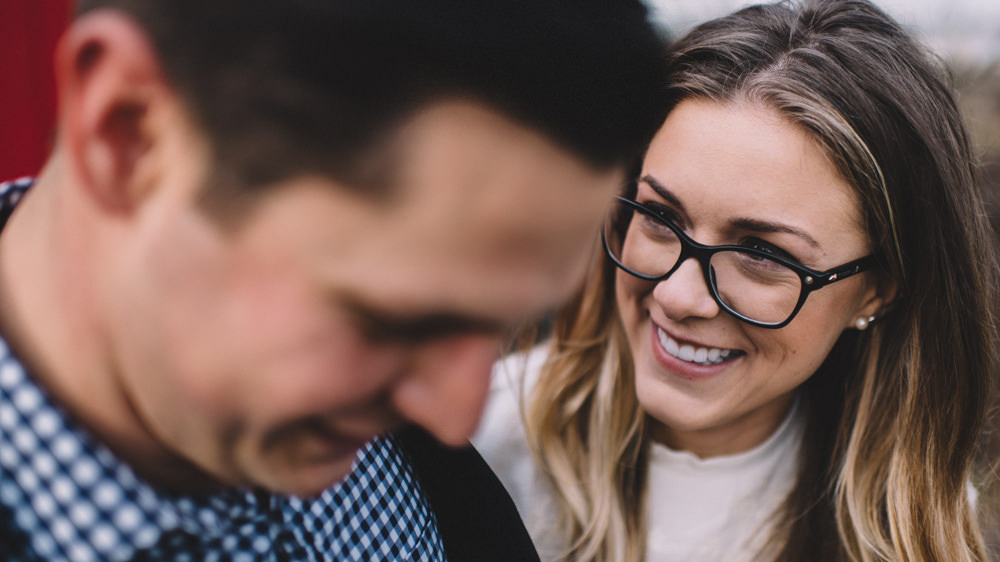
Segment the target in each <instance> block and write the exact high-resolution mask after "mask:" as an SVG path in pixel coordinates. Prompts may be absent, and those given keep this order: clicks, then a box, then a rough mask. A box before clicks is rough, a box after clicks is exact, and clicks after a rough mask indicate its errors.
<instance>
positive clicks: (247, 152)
mask: <svg viewBox="0 0 1000 562" xmlns="http://www.w3.org/2000/svg"><path fill="white" fill-rule="evenodd" d="M98 8H113V9H118V10H122V11H124V12H125V13H127V14H129V15H130V16H131V17H132V18H133V19H135V20H136V21H137V22H138V23H139V24H140V25H141V26H142V27H143V28H144V29H145V30H146V31H147V33H148V34H149V36H150V38H151V41H152V43H153V45H154V48H155V49H156V51H157V53H158V55H159V57H160V59H161V63H162V64H163V67H164V70H165V73H166V75H167V78H168V80H170V81H171V83H172V85H173V87H174V88H176V89H177V91H178V92H180V94H181V95H182V97H183V99H184V101H185V103H186V104H187V106H188V108H189V110H190V111H191V113H192V115H193V117H194V119H195V120H196V122H197V124H198V125H199V126H200V127H201V128H202V129H203V130H204V132H205V134H206V135H207V136H208V139H209V141H210V143H211V145H212V149H213V150H214V151H215V154H214V155H213V156H214V161H215V166H216V167H217V168H219V167H221V168H222V169H224V170H225V172H224V175H226V176H228V177H229V178H230V179H231V180H233V181H236V182H238V183H240V184H241V185H242V186H243V187H247V186H260V185H265V184H267V183H270V182H274V181H277V180H279V179H283V178H288V177H291V176H295V175H300V174H303V173H319V174H323V175H326V176H330V177H334V178H338V179H342V180H347V181H349V182H350V181H353V180H356V179H357V178H358V174H359V173H360V172H359V170H357V169H355V168H356V167H357V166H358V163H360V162H364V161H365V160H366V158H365V156H367V155H368V153H369V151H370V150H371V148H372V147H373V145H374V144H375V143H377V142H378V140H379V137H380V136H381V135H383V134H385V133H386V132H388V131H391V129H392V127H393V126H394V125H397V124H398V123H399V122H400V120H401V119H402V118H404V117H406V116H407V115H408V114H409V113H411V112H412V111H414V110H415V109H417V108H419V107H420V106H421V105H422V104H425V103H427V102H429V101H432V100H434V99H438V98H443V97H450V96H454V97H459V98H467V99H472V100H476V101H480V102H483V103H485V104H487V105H488V106H490V107H493V108H495V109H496V110H498V111H499V112H500V113H502V114H504V115H506V116H508V117H509V118H512V119H513V120H515V121H517V122H519V123H521V124H523V125H526V126H528V127H530V128H533V129H536V130H538V131H540V132H542V133H543V134H545V135H546V136H547V137H549V138H551V139H552V140H553V141H555V142H556V143H557V144H559V145H561V146H563V147H565V148H567V149H569V150H570V151H571V152H573V153H575V154H577V155H579V156H580V157H582V158H583V159H584V160H585V161H587V162H589V163H590V164H592V165H593V166H595V167H597V168H609V167H611V166H613V165H618V164H623V163H626V162H627V161H628V160H629V159H630V158H632V157H633V156H635V155H636V154H637V153H638V152H639V151H641V149H642V148H643V147H644V145H645V144H646V143H647V142H648V140H649V138H650V137H651V136H652V134H653V132H654V131H655V130H656V129H657V128H658V127H659V125H660V124H661V122H662V119H663V109H662V106H663V103H662V102H661V100H660V99H659V98H660V90H661V87H660V84H661V82H662V80H663V77H664V75H663V72H662V70H661V69H662V64H664V62H663V61H662V60H661V59H663V58H665V51H664V48H663V46H662V43H661V41H660V40H659V37H658V36H657V34H656V32H655V30H654V29H653V28H652V27H651V25H650V24H649V22H648V14H647V10H646V8H645V6H644V5H643V4H642V3H641V2H640V0H616V1H614V2H607V1H602V0H498V1H485V2H477V1H469V0H81V1H80V3H79V8H78V12H79V13H81V14H82V13H84V12H87V11H90V10H94V9H98ZM217 171H218V170H217Z"/></svg>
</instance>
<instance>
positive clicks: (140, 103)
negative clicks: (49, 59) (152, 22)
mask: <svg viewBox="0 0 1000 562" xmlns="http://www.w3.org/2000/svg"><path fill="white" fill-rule="evenodd" d="M55 71H56V83H57V85H58V90H59V106H60V114H61V119H60V133H59V134H60V138H59V143H60V145H61V147H60V148H61V150H62V154H63V157H64V158H65V160H66V163H67V164H68V166H69V167H70V168H71V169H72V172H73V173H74V174H75V176H76V182H77V183H78V184H79V186H80V188H81V189H83V190H84V191H85V193H86V195H87V196H89V197H90V198H91V199H92V200H93V201H94V203H95V204H96V205H97V206H98V207H100V208H102V209H104V210H105V211H108V212H112V213H127V212H129V211H131V210H132V209H133V208H134V207H135V205H136V203H137V202H138V200H139V199H141V198H142V197H143V196H144V195H145V194H146V192H147V190H148V188H149V186H148V185H144V184H146V183H148V181H149V179H150V178H149V177H148V176H149V174H142V173H140V169H141V165H142V162H143V159H144V158H147V157H148V155H149V154H150V152H151V146H152V145H153V143H155V142H156V140H157V139H156V138H155V135H156V134H157V131H156V128H155V127H150V126H149V120H150V114H151V113H152V111H153V110H154V109H155V105H156V104H157V103H162V102H163V101H164V100H165V99H172V98H173V96H172V95H171V93H170V90H169V88H168V86H167V83H166V81H165V78H164V75H163V73H162V70H161V67H160V63H159V60H158V57H157V55H156V53H155V51H154V49H153V47H152V45H151V43H150V41H149V39H148V37H147V36H146V34H145V32H144V31H143V29H142V28H141V27H139V26H138V25H137V24H136V23H135V22H134V21H132V20H131V19H129V18H128V17H127V16H125V15H124V14H122V13H120V12H116V11H113V10H98V11H95V12H93V13H90V14H87V15H84V16H83V17H81V18H79V19H78V20H77V21H76V22H74V24H73V26H72V27H71V28H70V30H69V31H68V32H67V33H66V35H65V36H64V37H63V38H62V40H61V41H60V43H59V46H58V47H57V51H56V61H55Z"/></svg>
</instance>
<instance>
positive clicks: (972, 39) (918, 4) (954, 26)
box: [646, 0, 1000, 64]
mask: <svg viewBox="0 0 1000 562" xmlns="http://www.w3.org/2000/svg"><path fill="white" fill-rule="evenodd" d="M646 1H647V3H648V4H649V5H650V6H651V7H652V8H653V13H654V14H655V16H656V17H657V19H658V20H659V21H661V22H663V23H664V24H665V25H666V26H667V27H668V29H671V30H672V31H673V32H674V33H677V32H680V33H683V31H684V30H686V29H688V28H690V27H691V26H693V25H695V24H697V23H699V22H701V21H704V20H706V19H711V18H713V17H717V16H721V15H725V14H727V13H729V12H732V11H734V10H736V9H737V8H740V7H743V6H746V5H749V4H752V3H756V2H752V1H746V0H646ZM875 3H876V4H878V5H879V6H880V7H881V8H882V9H884V10H885V11H887V12H888V13H889V14H891V15H892V16H893V17H895V18H896V19H897V20H899V21H900V22H901V23H902V24H903V25H905V26H907V27H908V28H909V29H910V30H911V32H913V33H915V34H916V35H917V36H918V37H919V38H920V39H921V40H922V41H923V42H924V43H926V44H927V45H929V46H930V47H931V48H933V49H934V50H935V51H937V52H938V53H940V54H941V55H944V56H945V58H948V59H957V60H962V61H967V62H975V63H979V64H988V63H990V62H993V61H997V60H998V59H1000V0H875Z"/></svg>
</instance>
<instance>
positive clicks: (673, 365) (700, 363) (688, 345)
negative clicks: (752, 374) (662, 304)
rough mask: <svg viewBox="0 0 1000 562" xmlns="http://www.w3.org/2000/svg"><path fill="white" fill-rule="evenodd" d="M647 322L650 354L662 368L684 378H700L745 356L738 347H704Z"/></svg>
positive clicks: (720, 369)
mask: <svg viewBox="0 0 1000 562" xmlns="http://www.w3.org/2000/svg"><path fill="white" fill-rule="evenodd" d="M651 324H652V327H653V338H652V339H653V351H654V354H653V355H654V356H655V357H656V359H657V360H658V361H659V362H660V363H661V364H662V365H663V366H664V367H666V368H668V369H669V370H671V371H672V372H676V373H677V374H679V375H682V376H685V377H687V378H695V377H698V378H700V377H705V376H709V375H712V374H715V373H717V372H721V371H722V370H724V369H726V368H728V367H729V366H730V365H731V364H732V362H733V361H736V360H737V359H739V358H740V357H742V356H743V355H745V353H744V352H743V351H740V350H738V349H726V348H718V347H706V346H700V345H697V344H694V343H692V342H685V341H681V340H677V339H674V338H673V337H672V336H671V335H670V334H668V333H667V332H666V331H664V330H663V328H661V327H659V326H657V325H656V324H655V323H651Z"/></svg>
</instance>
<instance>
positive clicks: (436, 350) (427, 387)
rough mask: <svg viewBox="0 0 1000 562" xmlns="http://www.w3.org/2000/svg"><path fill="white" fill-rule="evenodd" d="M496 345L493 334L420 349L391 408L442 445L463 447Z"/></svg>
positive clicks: (477, 415)
mask: <svg viewBox="0 0 1000 562" xmlns="http://www.w3.org/2000/svg"><path fill="white" fill-rule="evenodd" d="M501 341H502V340H501V338H500V337H498V336H495V335H489V336H487V335H458V336H449V337H446V338H443V339H441V340H436V341H433V342H428V343H426V344H425V345H423V346H421V348H420V349H418V350H415V354H416V356H415V357H414V361H413V364H412V369H411V370H410V372H408V373H407V374H405V375H404V376H403V378H402V379H401V380H400V381H399V382H398V383H397V384H396V386H395V388H394V389H393V391H392V401H393V406H394V407H395V408H396V410H397V411H398V412H399V413H400V414H401V415H402V416H403V417H405V418H406V419H408V420H409V421H412V422H414V423H416V424H418V425H421V426H423V427H424V428H425V429H426V430H428V431H429V432H430V433H432V434H433V435H434V436H435V437H437V438H438V440H440V441H441V442H442V443H444V444H446V445H452V446H461V445H465V444H466V443H467V441H468V439H469V437H470V436H471V435H472V433H473V432H474V431H475V430H476V427H477V426H478V425H479V418H480V416H481V415H482V412H483V407H484V405H485V402H486V393H487V390H488V389H489V381H490V371H491V369H492V366H493V363H494V362H495V361H496V359H497V357H498V356H499V353H500V346H501Z"/></svg>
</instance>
